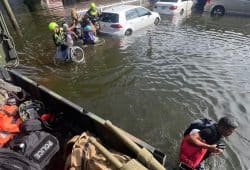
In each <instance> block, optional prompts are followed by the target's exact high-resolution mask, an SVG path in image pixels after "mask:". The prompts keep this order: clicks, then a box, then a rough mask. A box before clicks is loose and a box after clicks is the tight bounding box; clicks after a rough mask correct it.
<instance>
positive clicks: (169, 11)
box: [153, 0, 193, 15]
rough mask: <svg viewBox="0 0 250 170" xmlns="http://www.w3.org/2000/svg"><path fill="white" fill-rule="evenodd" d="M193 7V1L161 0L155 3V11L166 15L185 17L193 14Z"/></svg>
mask: <svg viewBox="0 0 250 170" xmlns="http://www.w3.org/2000/svg"><path fill="white" fill-rule="evenodd" d="M192 6H193V1H192V0H159V1H158V2H156V3H155V5H154V8H153V11H155V12H158V13H160V14H166V15H173V14H180V15H183V14H184V13H186V12H190V13H191V8H192Z"/></svg>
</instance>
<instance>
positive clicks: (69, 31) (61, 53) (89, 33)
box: [48, 2, 100, 61]
mask: <svg viewBox="0 0 250 170" xmlns="http://www.w3.org/2000/svg"><path fill="white" fill-rule="evenodd" d="M99 16H100V12H99V11H98V10H97V8H96V4H95V3H93V2H92V3H90V8H89V10H88V11H87V12H86V13H85V15H84V16H83V17H82V18H80V17H79V16H78V15H77V11H76V9H75V8H73V9H71V19H72V23H71V24H67V23H64V24H62V26H59V25H58V24H57V23H56V22H54V21H53V22H50V23H49V25H48V28H49V30H51V31H52V32H53V40H54V43H55V45H56V47H57V50H56V58H59V59H62V60H64V61H68V60H69V59H70V54H69V48H70V47H73V46H74V45H75V44H76V42H77V41H79V42H81V43H82V44H83V45H86V44H95V43H96V42H97V41H98V37H97V32H98V29H99V28H98V24H97V21H98V18H99Z"/></svg>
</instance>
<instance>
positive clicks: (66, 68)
mask: <svg viewBox="0 0 250 170" xmlns="http://www.w3.org/2000/svg"><path fill="white" fill-rule="evenodd" d="M15 10H16V13H17V18H18V21H19V23H20V25H21V27H22V31H23V33H24V38H23V39H22V40H20V39H18V38H17V37H16V36H15V34H14V37H15V40H16V43H17V49H18V52H19V56H20V65H19V67H18V68H17V69H18V70H19V71H20V72H21V73H23V74H24V75H26V76H28V77H30V78H31V79H33V80H35V81H37V82H39V83H40V84H43V85H45V86H47V87H48V88H50V89H52V90H54V91H55V92H57V93H59V94H61V95H62V96H64V97H66V98H68V99H70V100H72V101H73V102H75V103H77V104H79V105H81V106H83V107H84V108H85V109H86V110H88V111H91V112H94V113H96V114H97V115H99V116H101V117H102V118H104V119H110V120H111V121H112V122H113V123H114V124H117V125H119V126H120V127H122V128H124V129H126V130H127V131H129V132H130V133H132V134H133V135H135V136H137V137H139V138H141V139H143V140H145V141H146V142H148V143H150V144H151V145H153V146H155V147H157V148H159V149H161V150H162V151H164V152H165V153H166V154H167V155H168V158H167V161H168V166H171V167H174V166H175V164H176V160H177V157H178V146H179V144H180V139H181V136H182V133H183V131H184V129H185V127H187V126H188V124H189V122H190V121H192V120H194V119H196V118H200V117H209V118H211V119H214V120H218V119H219V118H220V117H221V116H224V115H233V116H235V117H236V118H237V120H238V122H239V123H240V126H239V128H238V129H237V133H234V134H233V135H232V136H230V137H229V138H228V139H225V143H226V146H227V148H226V150H225V151H224V153H223V154H222V155H220V156H214V157H213V158H209V160H208V162H207V164H206V166H207V168H208V169H213V170H218V169H219V170H241V169H242V170H248V169H249V168H250V163H249V160H250V152H249V150H250V130H249V129H250V114H249V111H250V104H249V103H250V77H249V75H250V66H249V65H250V19H249V18H247V17H237V16H224V17H222V18H211V17H210V16H208V15H205V14H204V15H203V16H186V17H162V22H161V24H160V25H159V26H156V27H153V28H149V29H148V30H145V31H140V32H138V33H135V34H134V35H133V36H131V37H126V38H121V39H118V38H110V37H102V38H104V39H105V43H104V44H103V45H101V46H90V47H87V48H85V49H84V50H85V57H86V64H72V63H71V64H69V63H66V64H65V63H64V64H60V65H59V64H57V63H54V62H53V60H52V58H53V56H54V53H55V47H54V44H53V42H52V39H51V35H50V32H49V31H48V30H47V24H48V22H49V21H50V20H57V21H59V20H60V19H62V18H63V16H64V15H67V12H65V11H64V10H63V9H61V8H58V9H54V10H53V11H43V12H36V13H29V12H28V11H27V10H26V12H25V11H24V6H18V7H17V6H16V9H15Z"/></svg>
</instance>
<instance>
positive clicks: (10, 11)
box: [2, 0, 23, 37]
mask: <svg viewBox="0 0 250 170" xmlns="http://www.w3.org/2000/svg"><path fill="white" fill-rule="evenodd" d="M2 1H3V5H4V7H5V9H6V11H7V14H8V16H9V18H10V20H11V22H12V24H13V25H14V28H15V29H16V31H17V34H18V35H19V36H20V37H23V34H22V32H21V29H20V27H19V25H18V23H17V20H16V17H15V15H14V13H13V11H12V9H11V7H10V4H9V2H8V0H2Z"/></svg>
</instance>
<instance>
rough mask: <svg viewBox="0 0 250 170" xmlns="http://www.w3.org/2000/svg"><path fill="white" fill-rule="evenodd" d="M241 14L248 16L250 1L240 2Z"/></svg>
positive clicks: (249, 13)
mask: <svg viewBox="0 0 250 170" xmlns="http://www.w3.org/2000/svg"><path fill="white" fill-rule="evenodd" d="M240 1H241V6H242V12H243V14H247V15H250V0H240Z"/></svg>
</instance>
